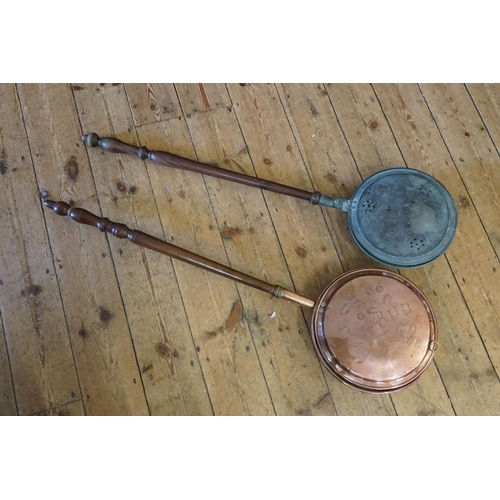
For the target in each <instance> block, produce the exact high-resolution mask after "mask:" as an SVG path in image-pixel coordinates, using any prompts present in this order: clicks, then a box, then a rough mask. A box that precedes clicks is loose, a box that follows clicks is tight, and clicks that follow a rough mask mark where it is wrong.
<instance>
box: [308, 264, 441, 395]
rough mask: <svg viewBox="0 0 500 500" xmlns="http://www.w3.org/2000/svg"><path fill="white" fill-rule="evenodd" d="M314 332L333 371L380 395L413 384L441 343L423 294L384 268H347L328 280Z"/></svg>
mask: <svg viewBox="0 0 500 500" xmlns="http://www.w3.org/2000/svg"><path fill="white" fill-rule="evenodd" d="M311 331H312V338H313V343H314V346H315V348H316V350H317V352H318V355H319V357H320V359H321V360H322V361H323V363H324V365H325V366H326V367H327V368H328V370H329V371H330V372H331V373H332V374H333V375H335V376H336V377H337V378H338V379H339V380H340V381H341V382H343V383H344V384H346V385H348V386H350V387H352V388H354V389H358V390H360V391H364V392H370V393H376V394H382V393H389V392H396V391H400V390H401V389H403V388H405V387H407V386H408V385H410V384H412V383H414V382H415V381H416V380H417V379H418V378H419V377H420V376H421V375H422V374H423V372H424V371H425V369H426V368H427V366H428V365H429V363H430V362H431V360H432V357H433V355H434V351H435V350H436V349H437V346H438V344H437V328H436V318H435V316H434V312H433V311H432V308H431V306H430V304H429V302H428V300H427V299H426V298H425V296H424V294H423V293H422V292H421V291H420V290H419V289H418V288H417V286H416V285H415V284H414V283H412V282H411V281H409V280H407V279H406V278H403V277H402V276H401V275H399V274H396V273H392V272H390V271H384V270H381V269H359V270H355V271H349V272H347V273H344V274H342V275H341V276H339V277H338V278H337V279H335V280H334V281H333V282H332V283H330V285H329V286H328V287H327V288H326V289H325V291H324V292H323V293H322V294H321V296H320V298H319V299H318V301H317V302H316V306H315V309H314V313H313V317H312V328H311Z"/></svg>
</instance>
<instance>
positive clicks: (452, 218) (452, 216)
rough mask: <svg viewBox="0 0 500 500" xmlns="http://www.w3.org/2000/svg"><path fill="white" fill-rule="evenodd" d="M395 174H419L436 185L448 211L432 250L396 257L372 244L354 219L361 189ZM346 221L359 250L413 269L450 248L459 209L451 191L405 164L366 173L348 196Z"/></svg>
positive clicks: (387, 264)
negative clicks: (441, 233) (438, 238)
mask: <svg viewBox="0 0 500 500" xmlns="http://www.w3.org/2000/svg"><path fill="white" fill-rule="evenodd" d="M396 174H405V175H417V176H419V177H423V178H425V179H426V180H427V181H428V182H430V183H431V184H433V185H434V186H435V187H436V188H438V190H439V192H440V194H441V195H442V196H443V198H444V200H445V202H446V206H447V208H448V214H449V218H448V227H447V229H446V232H445V233H444V235H443V237H442V239H441V242H440V243H439V244H438V245H437V246H436V247H434V248H433V249H432V250H431V251H429V252H427V253H425V254H421V255H420V256H413V257H399V256H397V255H394V254H390V253H388V252H386V251H383V250H380V249H378V248H377V247H376V246H375V245H373V244H372V243H370V242H369V241H368V239H367V238H366V237H365V236H364V232H363V230H362V229H361V227H360V223H359V222H358V219H357V217H358V203H359V200H360V199H361V197H362V195H363V193H364V192H365V191H366V189H367V188H368V187H369V186H371V185H372V184H373V183H374V182H375V181H377V180H378V179H380V178H381V177H388V176H390V175H396ZM348 223H349V231H350V232H351V236H352V237H353V239H354V240H355V242H356V244H357V245H358V247H359V248H360V250H362V251H363V253H365V254H366V255H368V257H370V258H372V259H373V260H375V261H376V262H379V263H381V264H384V265H386V266H389V267H394V268H401V269H414V268H418V267H422V266H425V265H427V264H429V263H431V262H433V261H434V260H436V259H437V258H438V257H440V256H441V255H443V253H444V252H445V251H446V250H447V249H448V248H449V246H450V245H451V243H452V242H453V239H454V237H455V234H456V230H457V226H458V212H457V208H456V204H455V201H454V200H453V197H452V196H451V194H450V192H449V191H448V190H447V189H446V187H445V186H444V185H443V184H442V183H441V182H440V181H438V180H437V179H436V178H434V177H433V176H431V175H429V174H427V173H426V172H423V171H421V170H416V169H412V168H407V167H395V168H388V169H384V170H381V171H379V172H376V173H375V174H373V175H371V176H369V177H368V178H367V179H365V180H364V181H363V182H362V183H361V184H360V186H359V187H358V188H357V189H356V191H355V192H354V194H353V196H352V198H351V204H350V209H349V214H348Z"/></svg>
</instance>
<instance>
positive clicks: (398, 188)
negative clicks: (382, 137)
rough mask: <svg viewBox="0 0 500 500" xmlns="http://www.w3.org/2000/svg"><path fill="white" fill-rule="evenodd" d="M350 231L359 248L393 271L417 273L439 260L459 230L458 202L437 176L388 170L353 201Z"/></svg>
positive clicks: (362, 188) (360, 190)
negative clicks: (422, 267)
mask: <svg viewBox="0 0 500 500" xmlns="http://www.w3.org/2000/svg"><path fill="white" fill-rule="evenodd" d="M349 227H350V230H351V233H352V236H353V237H354V239H355V240H356V242H357V243H358V245H359V246H360V248H361V249H362V250H363V251H364V252H365V253H366V254H367V255H369V256H370V257H371V258H373V259H374V260H376V261H378V262H380V263H382V264H386V265H388V266H391V267H400V268H413V267H419V266H423V265H425V264H428V263H430V262H432V261H433V260H435V259H436V258H438V257H439V256H440V255H441V254H442V253H443V252H444V251H445V250H446V249H447V248H448V247H449V245H450V244H451V242H452V240H453V237H454V235H455V231H456V227H457V210H456V206H455V203H454V201H453V198H452V197H451V195H450V193H449V192H448V191H447V190H446V188H445V187H444V186H443V185H442V184H441V183H440V182H439V181H437V180H436V179H434V177H431V176H430V175H428V174H426V173H424V172H420V171H418V170H413V169H409V168H394V169H389V170H383V171H382V172H378V173H377V174H375V175H373V176H371V177H369V178H368V179H367V180H366V181H365V182H363V183H362V184H361V185H360V186H359V188H358V189H357V191H356V192H355V193H354V195H353V197H352V199H351V207H350V211H349Z"/></svg>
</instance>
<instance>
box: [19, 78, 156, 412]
mask: <svg viewBox="0 0 500 500" xmlns="http://www.w3.org/2000/svg"><path fill="white" fill-rule="evenodd" d="M18 90H19V95H20V100H21V106H22V110H23V115H24V119H25V123H26V128H27V132H28V138H29V142H30V146H31V152H32V157H33V162H34V166H35V171H36V176H37V182H38V187H39V189H41V190H44V191H46V192H47V193H48V194H50V195H51V196H54V197H56V198H57V199H61V200H63V201H66V202H68V203H70V204H76V203H78V204H81V205H82V206H83V207H86V208H89V209H90V210H92V211H94V212H97V213H99V212H100V209H99V205H98V203H97V199H96V192H95V186H94V183H93V179H92V175H91V171H90V168H89V163H88V158H87V153H86V149H85V148H84V147H83V144H82V143H81V140H80V137H81V134H82V131H81V128H80V125H79V122H78V116H77V113H76V109H75V103H74V100H73V94H72V92H71V88H70V86H69V85H33V84H26V85H19V86H18ZM45 218H46V223H47V229H48V234H49V238H50V243H51V248H52V251H53V255H54V261H55V263H56V273H57V279H58V282H59V285H60V289H61V293H62V298H63V304H64V311H65V316H66V319H67V324H68V330H69V335H70V338H71V341H72V345H73V351H74V356H75V362H76V366H77V370H78V375H79V379H80V383H81V387H82V392H83V398H84V404H85V409H86V413H87V414H90V415H105V414H106V415H120V414H135V415H141V414H147V413H148V407H147V403H146V398H145V395H144V390H143V388H142V385H141V384H137V383H136V382H134V380H135V381H138V380H140V373H139V367H138V366H137V360H136V357H135V353H134V349H133V346H132V342H131V337H130V330H129V327H128V324H127V318H126V316H125V311H124V308H123V303H122V300H121V297H120V291H119V287H118V282H117V279H116V274H115V269H114V266H113V263H112V261H111V259H110V256H109V246H108V243H107V241H106V239H105V238H95V237H94V236H95V235H94V233H93V232H92V228H87V227H83V226H78V225H76V224H64V223H62V222H63V221H61V220H56V219H59V218H58V217H57V215H55V214H53V213H47V214H46V215H45ZM75 226H76V227H75ZM94 231H95V230H94ZM97 236H99V235H97Z"/></svg>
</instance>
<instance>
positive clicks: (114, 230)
mask: <svg viewBox="0 0 500 500" xmlns="http://www.w3.org/2000/svg"><path fill="white" fill-rule="evenodd" d="M43 204H44V205H45V206H46V207H48V208H50V209H52V210H53V211H54V212H55V213H56V214H57V215H67V216H69V217H70V218H71V219H73V220H74V221H75V222H79V223H80V224H86V225H88V226H94V227H96V228H97V229H99V230H100V231H102V232H106V233H110V234H112V235H113V236H116V237H117V238H123V239H127V240H129V241H130V242H132V243H135V244H136V245H139V246H141V247H145V248H148V249H150V250H154V251H155V252H159V253H162V254H165V255H168V256H169V257H172V258H173V259H177V260H181V261H183V262H187V263H188V264H193V265H194V266H197V267H201V268H202V269H205V270H207V271H211V272H212V273H215V274H219V275H220V276H225V277H226V278H231V279H233V280H235V281H237V282H238V283H243V284H244V285H248V286H251V287H253V288H257V289H259V290H262V291H263V292H267V293H269V294H270V295H272V296H273V297H277V298H279V299H281V298H283V299H287V300H291V301H292V302H297V303H298V304H300V305H301V306H305V307H314V301H312V300H310V299H307V298H305V297H301V296H300V295H297V294H296V293H294V292H292V291H290V290H286V289H284V288H283V287H281V286H279V285H271V284H269V283H266V282H265V281H261V280H259V279H257V278H254V277H252V276H248V275H247V274H244V273H240V272H239V271H235V270H234V269H231V268H230V267H227V266H224V265H223V264H219V263H218V262H215V261H213V260H210V259H206V258H205V257H201V256H199V255H197V254H195V253H192V252H190V251H188V250H185V249H184V248H180V247H178V246H176V245H172V244H171V243H168V242H166V241H163V240H160V239H158V238H155V237H154V236H151V235H149V234H146V233H143V232H142V231H137V230H134V229H130V228H128V227H127V226H126V225H125V224H120V223H117V222H113V221H110V220H109V219H107V218H106V217H98V216H97V215H95V214H93V213H91V212H89V211H88V210H85V209H84V208H71V207H70V206H69V205H68V204H67V203H65V202H64V201H58V202H55V201H52V200H44V202H43Z"/></svg>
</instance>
